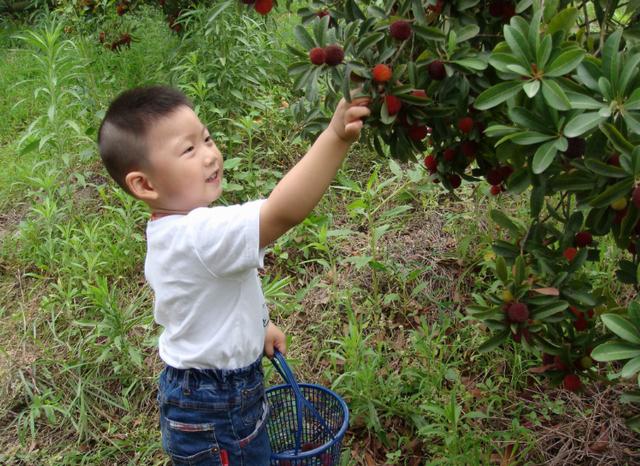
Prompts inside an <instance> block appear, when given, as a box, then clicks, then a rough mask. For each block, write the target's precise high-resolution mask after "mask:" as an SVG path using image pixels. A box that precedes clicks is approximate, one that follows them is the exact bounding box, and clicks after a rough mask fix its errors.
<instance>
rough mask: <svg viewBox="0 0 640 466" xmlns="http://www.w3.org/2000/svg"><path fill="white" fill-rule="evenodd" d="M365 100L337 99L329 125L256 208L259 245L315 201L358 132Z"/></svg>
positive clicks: (305, 212)
mask: <svg viewBox="0 0 640 466" xmlns="http://www.w3.org/2000/svg"><path fill="white" fill-rule="evenodd" d="M368 102H369V99H368V98H359V99H353V100H352V101H351V103H347V102H346V101H345V100H344V99H342V100H340V103H339V104H338V107H337V108H336V111H335V113H334V114H333V117H332V118H331V122H330V123H329V127H328V128H327V129H326V130H324V131H323V132H322V134H321V135H320V136H319V137H318V139H316V141H315V142H314V143H313V145H312V146H311V149H309V151H308V152H307V153H306V155H305V156H304V157H303V158H302V159H301V160H300V161H299V162H298V163H297V164H296V165H295V166H294V167H293V168H292V169H291V170H290V171H289V172H288V173H287V174H286V175H285V176H284V178H282V180H280V182H279V183H278V185H277V186H276V187H275V188H274V190H273V191H272V192H271V194H270V195H269V198H268V199H267V200H266V201H265V203H264V204H263V205H262V207H261V209H260V247H261V248H263V247H265V246H267V245H269V244H271V243H272V242H274V241H275V240H276V239H278V238H279V237H280V236H282V235H283V234H284V233H285V232H286V231H287V230H289V229H290V228H292V227H294V226H295V225H297V224H298V223H300V222H302V221H303V220H304V219H305V218H306V217H307V215H309V213H310V212H311V211H312V210H313V208H314V207H315V206H316V205H317V204H318V202H319V201H320V198H321V197H322V195H323V194H324V192H325V191H326V190H327V188H328V187H329V185H330V184H331V180H333V178H334V177H335V175H336V173H337V172H338V169H339V168H340V166H341V165H342V162H343V160H344V159H345V157H346V155H347V152H348V150H349V147H350V146H351V144H352V143H353V142H354V141H356V140H357V139H358V137H359V136H360V130H361V129H362V124H363V123H362V120H361V118H363V117H366V116H368V115H369V114H370V110H369V108H368V107H367V104H368Z"/></svg>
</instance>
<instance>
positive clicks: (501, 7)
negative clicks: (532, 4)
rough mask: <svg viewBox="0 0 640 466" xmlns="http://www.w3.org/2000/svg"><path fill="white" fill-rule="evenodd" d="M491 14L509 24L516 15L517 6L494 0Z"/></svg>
mask: <svg viewBox="0 0 640 466" xmlns="http://www.w3.org/2000/svg"><path fill="white" fill-rule="evenodd" d="M489 14H490V15H491V16H493V17H494V18H502V21H504V22H505V23H507V22H508V21H509V20H510V19H511V17H512V16H514V15H515V14H516V5H515V3H514V2H510V1H505V0H494V1H493V2H491V3H490V4H489Z"/></svg>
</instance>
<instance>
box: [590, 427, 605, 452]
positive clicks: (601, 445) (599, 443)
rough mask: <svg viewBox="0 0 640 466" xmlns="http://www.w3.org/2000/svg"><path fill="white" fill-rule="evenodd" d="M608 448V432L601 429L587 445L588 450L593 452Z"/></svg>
mask: <svg viewBox="0 0 640 466" xmlns="http://www.w3.org/2000/svg"><path fill="white" fill-rule="evenodd" d="M607 448H609V432H608V431H606V430H605V431H603V432H602V433H601V434H600V435H599V436H598V438H597V440H596V441H595V442H593V443H592V444H591V445H589V450H591V451H592V452H594V453H602V452H604V451H606V450H607Z"/></svg>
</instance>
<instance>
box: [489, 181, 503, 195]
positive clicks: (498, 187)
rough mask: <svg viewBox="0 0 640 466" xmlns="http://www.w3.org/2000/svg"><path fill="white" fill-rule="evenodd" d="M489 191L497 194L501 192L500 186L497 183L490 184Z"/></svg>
mask: <svg viewBox="0 0 640 466" xmlns="http://www.w3.org/2000/svg"><path fill="white" fill-rule="evenodd" d="M490 191H491V194H493V195H494V196H497V195H498V194H500V193H501V192H502V187H501V186H500V185H499V184H496V185H493V186H491V189H490Z"/></svg>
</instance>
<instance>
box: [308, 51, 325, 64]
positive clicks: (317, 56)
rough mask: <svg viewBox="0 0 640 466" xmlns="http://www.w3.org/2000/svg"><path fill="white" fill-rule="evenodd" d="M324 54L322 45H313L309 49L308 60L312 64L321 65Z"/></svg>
mask: <svg viewBox="0 0 640 466" xmlns="http://www.w3.org/2000/svg"><path fill="white" fill-rule="evenodd" d="M326 57H327V56H326V54H325V52H324V49H323V48H322V47H314V48H312V49H311V50H310V51H309V60H311V63H313V64H314V65H322V64H324V61H325V59H326Z"/></svg>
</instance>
